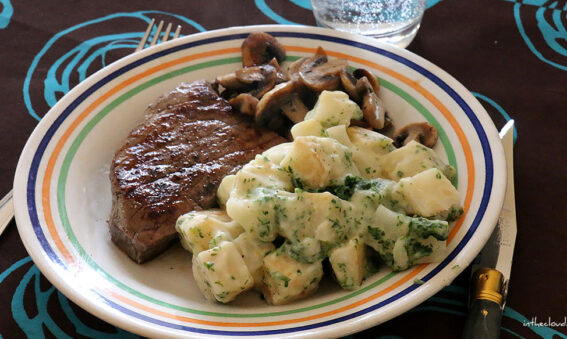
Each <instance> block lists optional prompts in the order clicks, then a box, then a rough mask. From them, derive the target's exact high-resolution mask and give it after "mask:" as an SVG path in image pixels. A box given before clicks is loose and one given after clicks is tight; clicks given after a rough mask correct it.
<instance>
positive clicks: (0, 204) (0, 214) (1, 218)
mask: <svg viewBox="0 0 567 339" xmlns="http://www.w3.org/2000/svg"><path fill="white" fill-rule="evenodd" d="M155 22H156V20H155V19H152V20H151V21H150V24H149V25H148V28H147V29H146V33H145V34H144V36H143V37H142V40H140V43H139V44H138V47H136V50H135V52H138V51H140V50H142V49H144V48H145V47H146V43H147V42H148V39H149V38H150V33H151V32H152V29H153V27H154V24H155ZM163 25H164V22H163V20H162V21H160V22H159V24H158V26H157V29H156V31H155V33H154V34H153V39H152V40H151V42H150V44H149V45H148V47H150V46H153V45H155V44H157V43H158V40H159V36H160V34H161V30H162V28H163ZM171 27H172V24H171V22H170V23H168V24H167V26H166V28H165V31H164V33H163V37H162V38H161V42H166V41H167V40H168V39H169V36H170V33H171ZM180 33H181V25H177V28H176V29H175V32H174V33H173V37H172V38H171V40H173V39H177V38H178V37H179V34H180ZM12 194H13V191H12V190H10V192H8V194H6V195H5V196H4V198H2V200H0V235H2V233H4V230H5V229H6V227H7V226H8V225H9V224H10V221H11V220H12V218H13V217H14V202H13V201H12Z"/></svg>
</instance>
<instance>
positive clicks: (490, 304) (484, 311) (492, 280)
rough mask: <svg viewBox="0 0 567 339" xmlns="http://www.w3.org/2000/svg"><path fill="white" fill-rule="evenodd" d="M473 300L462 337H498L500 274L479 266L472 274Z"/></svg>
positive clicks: (500, 306) (464, 338)
mask: <svg viewBox="0 0 567 339" xmlns="http://www.w3.org/2000/svg"><path fill="white" fill-rule="evenodd" d="M473 286H474V290H475V293H474V300H473V302H472V305H471V307H470V309H469V315H468V317H467V321H466V323H465V329H464V331H463V339H498V338H500V321H501V319H502V295H501V294H500V290H501V288H502V274H501V273H500V272H498V271H497V270H494V269H491V268H481V269H479V270H477V271H476V272H475V273H474V274H473Z"/></svg>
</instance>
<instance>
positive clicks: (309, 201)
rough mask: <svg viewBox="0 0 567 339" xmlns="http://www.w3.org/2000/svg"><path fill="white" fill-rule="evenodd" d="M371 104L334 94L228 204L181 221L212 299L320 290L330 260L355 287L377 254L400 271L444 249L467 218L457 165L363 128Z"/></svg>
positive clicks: (232, 188) (337, 274)
mask: <svg viewBox="0 0 567 339" xmlns="http://www.w3.org/2000/svg"><path fill="white" fill-rule="evenodd" d="M364 79H367V80H364V81H363V82H365V83H369V85H368V86H369V88H372V84H370V82H369V81H368V78H367V76H366V75H365V76H364ZM365 88H366V85H365ZM369 88H366V91H370V89H369ZM360 93H363V94H364V93H368V92H360ZM371 93H375V92H371ZM266 95H268V94H266ZM372 100H374V101H376V100H375V99H374V98H373V99H372ZM361 105H362V106H363V107H361ZM363 110H364V100H362V101H361V104H357V103H356V102H355V101H353V100H352V99H351V97H350V96H349V95H348V94H347V93H345V92H342V91H327V90H323V91H322V92H321V93H320V95H319V97H318V101H317V102H316V104H315V105H314V107H313V108H312V109H311V110H310V111H309V112H307V113H306V114H305V117H304V120H303V121H301V122H299V123H297V124H295V125H294V126H293V128H292V129H291V135H292V136H293V141H292V142H288V143H282V144H279V145H276V146H274V147H272V148H270V149H268V150H266V151H265V152H263V153H262V154H261V155H257V156H256V157H255V158H254V159H253V160H251V161H250V162H248V163H247V164H246V165H244V166H243V167H242V168H241V169H240V170H239V171H238V172H236V173H235V174H232V175H228V176H226V177H225V178H224V179H223V181H222V183H221V184H220V186H219V189H218V193H217V197H218V200H219V204H220V206H221V207H222V208H224V209H223V210H220V211H219V210H217V211H214V212H209V211H191V212H189V213H187V214H184V215H182V216H181V217H179V219H178V221H177V224H176V229H177V231H178V233H179V235H180V237H181V242H182V244H183V246H184V247H185V248H186V249H187V250H189V251H190V252H192V253H193V258H194V259H193V272H196V273H195V274H196V280H197V282H198V286H199V287H200V289H201V291H202V292H203V294H204V295H205V296H206V297H207V298H208V299H209V300H213V301H218V302H221V303H226V302H230V301H232V300H234V298H236V297H237V295H239V294H240V293H243V292H245V291H248V290H250V289H253V288H254V289H256V290H260V291H261V292H262V293H263V295H264V298H265V299H266V301H267V302H268V303H270V304H274V305H281V304H286V303H289V302H291V301H294V300H297V299H300V298H304V297H306V296H308V295H310V294H312V293H314V292H315V291H316V290H317V288H318V285H319V282H320V280H321V279H322V277H323V266H324V265H323V263H324V262H325V261H327V260H328V262H329V264H330V267H331V271H332V275H333V276H334V278H335V280H336V281H337V282H338V284H339V285H340V286H341V287H342V288H344V289H347V290H353V289H356V288H359V287H360V286H361V284H362V282H363V280H364V278H365V277H367V276H368V275H369V274H372V272H373V267H374V266H375V265H376V259H375V257H376V256H378V257H379V258H380V260H381V262H382V263H384V264H385V265H387V266H388V267H390V268H391V269H392V270H395V271H399V270H404V269H407V268H409V267H410V266H412V265H414V264H417V263H427V262H434V261H438V260H440V259H441V258H442V257H443V256H444V254H445V252H444V251H445V248H446V242H445V240H446V239H447V237H448V235H449V231H450V225H449V222H451V221H454V220H456V219H457V218H458V217H460V215H461V214H462V213H463V209H462V207H461V206H460V201H461V198H460V195H459V193H458V191H457V190H456V188H455V187H454V186H453V184H452V183H451V179H453V178H454V175H455V170H454V168H453V167H451V166H450V165H447V164H445V163H444V162H443V161H442V160H441V159H439V158H438V156H437V155H436V153H435V152H434V151H433V150H432V149H431V148H429V147H426V146H424V145H422V144H420V143H418V142H417V141H415V140H412V141H409V142H407V143H406V144H405V145H403V146H401V147H399V148H397V147H396V146H395V145H394V140H392V139H391V138H389V137H387V136H385V135H383V134H381V133H378V132H376V131H374V130H369V129H366V128H362V127H359V126H352V125H351V121H357V120H358V121H359V120H361V119H363V118H364V117H365V115H364V111H363ZM418 140H420V141H423V140H421V139H418ZM211 213H215V214H214V215H212V214H211ZM207 244H208V247H207V246H206V245H207ZM195 258H196V259H195Z"/></svg>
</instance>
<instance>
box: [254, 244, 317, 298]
mask: <svg viewBox="0 0 567 339" xmlns="http://www.w3.org/2000/svg"><path fill="white" fill-rule="evenodd" d="M263 270H264V284H265V285H264V297H265V298H266V300H267V301H268V302H269V303H270V304H272V305H283V304H286V303H289V302H292V301H294V300H297V299H301V298H304V297H306V296H308V295H310V294H312V293H314V292H315V291H316V290H317V287H318V286H319V281H320V280H321V278H322V277H323V265H322V264H321V261H317V262H315V263H313V264H306V263H300V262H298V261H295V260H293V259H292V258H291V257H289V256H288V255H287V254H286V253H285V252H283V251H281V250H276V251H275V252H272V253H270V254H268V255H267V256H266V257H264V265H263Z"/></svg>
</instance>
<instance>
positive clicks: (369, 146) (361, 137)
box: [347, 126, 395, 178]
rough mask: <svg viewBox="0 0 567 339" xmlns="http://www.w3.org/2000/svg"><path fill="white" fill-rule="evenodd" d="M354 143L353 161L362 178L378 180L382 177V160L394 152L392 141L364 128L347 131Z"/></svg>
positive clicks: (350, 128) (354, 127) (352, 128)
mask: <svg viewBox="0 0 567 339" xmlns="http://www.w3.org/2000/svg"><path fill="white" fill-rule="evenodd" d="M347 133H348V136H349V139H350V141H351V143H352V147H351V149H352V150H353V160H354V163H355V164H356V166H357V167H358V170H359V172H360V174H361V176H362V177H364V178H378V177H380V176H381V175H382V158H383V157H384V156H385V155H386V154H388V153H389V152H390V151H392V150H394V149H395V147H394V144H393V141H392V139H390V138H388V137H386V136H384V135H382V134H380V133H378V132H374V131H369V130H367V129H365V128H362V127H356V126H353V127H349V128H348V129H347Z"/></svg>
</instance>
